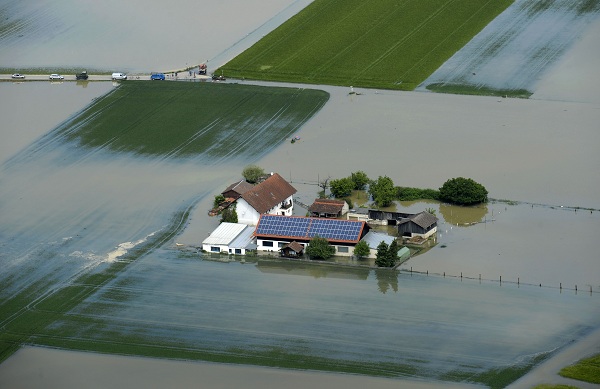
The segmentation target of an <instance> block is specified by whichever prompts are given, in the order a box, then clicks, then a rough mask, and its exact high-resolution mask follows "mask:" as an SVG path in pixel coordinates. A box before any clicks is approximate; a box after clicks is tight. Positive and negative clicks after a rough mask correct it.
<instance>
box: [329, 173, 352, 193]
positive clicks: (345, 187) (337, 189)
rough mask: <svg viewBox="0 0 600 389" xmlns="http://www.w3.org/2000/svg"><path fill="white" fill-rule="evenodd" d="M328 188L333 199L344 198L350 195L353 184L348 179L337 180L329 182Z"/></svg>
mask: <svg viewBox="0 0 600 389" xmlns="http://www.w3.org/2000/svg"><path fill="white" fill-rule="evenodd" d="M330 188H331V194H332V195H333V196H334V197H337V198H340V197H346V196H350V195H351V194H352V189H354V182H353V181H352V179H351V178H350V177H346V178H340V179H338V180H331V182H330Z"/></svg>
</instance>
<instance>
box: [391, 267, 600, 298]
mask: <svg viewBox="0 0 600 389" xmlns="http://www.w3.org/2000/svg"><path fill="white" fill-rule="evenodd" d="M398 271H399V272H400V273H404V274H406V273H409V274H410V275H411V276H412V274H413V273H416V274H421V275H426V276H429V275H432V276H437V277H443V278H456V279H460V280H461V282H462V280H463V278H464V279H466V280H475V281H479V283H480V284H481V281H485V282H497V283H498V284H499V285H500V286H502V284H511V285H517V287H520V286H521V285H524V286H537V287H540V288H549V289H558V290H559V291H560V292H561V293H562V291H563V289H564V290H571V291H574V292H575V294H578V292H579V291H584V289H581V288H579V287H578V286H577V285H575V286H574V287H571V288H569V287H566V286H564V287H563V284H562V282H559V284H558V286H557V285H549V284H548V285H542V284H541V283H539V284H538V283H536V284H534V283H531V282H521V277H517V281H516V282H515V281H506V280H502V276H499V277H498V278H496V279H490V278H482V277H481V274H479V276H478V277H469V276H463V273H462V272H460V275H453V274H446V272H442V273H441V274H440V273H429V270H426V271H418V270H413V268H412V266H411V267H410V269H399V268H398ZM587 286H589V289H587V288H585V292H586V293H588V292H589V294H590V296H591V295H592V294H594V290H593V287H592V285H587ZM596 293H597V292H596Z"/></svg>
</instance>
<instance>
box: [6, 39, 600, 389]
mask: <svg viewBox="0 0 600 389" xmlns="http://www.w3.org/2000/svg"><path fill="white" fill-rule="evenodd" d="M180 49H181V50H182V51H185V47H183V44H182V47H180ZM15 88H20V89H15ZM91 88H97V89H91ZM111 88H112V84H111V83H105V84H103V83H97V84H90V86H89V87H88V88H85V89H84V88H78V87H76V86H75V85H74V84H69V83H64V84H58V85H50V84H45V83H44V84H37V83H25V84H12V83H10V84H9V83H3V84H0V97H1V99H2V102H3V104H2V111H1V112H2V113H3V114H2V116H1V118H2V119H0V120H2V124H3V125H2V126H1V129H0V131H1V134H2V137H3V139H4V137H5V136H7V137H10V139H12V141H11V144H12V146H10V147H8V146H5V143H3V144H2V145H0V146H2V153H3V154H2V155H1V157H2V158H0V159H1V160H2V165H1V167H0V216H1V224H0V248H1V250H0V264H1V269H2V270H1V271H0V285H2V287H1V288H0V296H1V299H0V301H3V303H6V302H7V301H11V300H10V299H11V298H13V297H14V296H22V293H23V294H28V298H29V300H28V301H33V304H31V305H29V304H27V307H25V306H24V307H23V310H22V312H20V314H22V317H27V316H26V315H32V316H31V317H36V316H35V315H42V314H49V316H48V317H50V318H52V319H51V320H50V321H48V325H46V326H41V327H40V328H38V329H36V330H35V331H33V332H32V333H27V334H24V333H22V332H21V329H20V328H19V327H16V328H15V327H14V326H13V324H14V323H15V321H16V320H17V319H15V317H11V318H7V317H5V315H4V313H6V312H7V309H6V308H5V307H6V306H3V307H0V313H2V320H1V322H0V324H1V326H2V327H1V328H2V333H3V334H4V335H8V336H10V337H9V338H8V341H6V340H5V341H3V343H2V345H3V346H8V347H11V346H14V344H12V343H10V342H12V341H13V339H23V336H26V343H27V344H30V345H50V346H53V347H60V348H66V349H83V350H88V351H101V352H105V351H106V350H110V349H111V347H117V348H118V350H119V351H118V352H119V353H122V354H142V355H154V356H156V357H159V358H160V357H163V358H164V357H169V358H175V359H177V358H183V359H201V360H204V359H206V360H214V361H217V362H227V363H250V364H265V365H271V366H283V367H292V368H301V369H302V368H309V369H311V368H314V366H308V367H307V365H306V363H307V362H306V361H310V360H312V361H317V362H318V363H320V364H322V365H323V366H336V368H337V369H338V371H346V372H351V373H363V374H380V375H385V376H389V377H393V378H394V381H393V382H394V383H397V379H399V378H401V379H406V378H409V379H418V380H420V381H421V382H423V381H425V382H430V383H431V382H433V383H439V382H455V381H458V382H461V383H463V384H466V383H467V382H475V383H480V384H484V385H487V386H492V385H494V387H503V386H505V384H506V383H507V381H509V380H510V379H511V378H508V379H507V378H506V377H505V378H502V376H503V375H505V376H506V375H508V376H509V377H513V376H515V375H516V376H518V375H519V374H523V373H524V372H525V371H526V370H527V369H528V368H529V367H530V366H531V364H532V363H538V362H539V361H541V360H542V359H543V358H545V357H547V356H549V355H553V353H555V352H557V351H559V350H560V349H562V348H563V347H565V346H566V345H567V344H569V343H571V342H572V341H573V340H578V339H580V338H581V337H582V336H584V335H585V334H587V333H589V332H591V331H593V330H594V329H596V328H598V327H599V326H600V307H599V306H598V293H597V292H598V289H600V281H599V280H598V278H597V274H600V268H599V267H598V266H599V263H598V261H597V255H596V251H597V250H596V249H595V245H594V241H595V235H597V234H596V231H598V227H600V218H599V216H600V212H599V211H598V209H599V208H600V204H599V203H598V199H599V197H598V193H600V188H599V186H598V185H599V184H598V183H599V182H600V177H598V174H599V173H598V171H599V170H598V169H596V167H598V166H600V160H599V159H598V158H599V157H598V155H597V152H596V148H597V147H596V145H598V144H600V141H599V139H598V133H597V123H598V119H600V118H599V116H598V112H599V111H598V107H597V104H596V105H595V104H593V103H592V104H590V103H584V104H581V103H576V102H565V101H546V100H529V101H528V100H516V99H497V98H477V97H465V96H440V95H434V94H431V93H391V92H385V91H383V92H382V91H358V92H359V93H360V95H354V96H349V95H348V89H346V88H326V87H324V88H323V89H325V90H327V91H328V92H329V93H330V94H331V99H330V100H329V102H328V103H327V104H326V105H325V107H324V108H323V109H322V110H321V111H320V112H319V113H318V114H317V115H315V116H314V117H313V118H312V119H311V120H309V121H308V122H307V124H305V125H304V126H303V127H302V128H301V129H300V130H299V131H298V132H297V134H298V135H299V136H300V138H301V139H300V141H298V142H296V143H294V144H291V143H290V142H289V139H288V140H279V142H280V143H277V147H276V148H274V149H273V150H272V151H270V152H269V153H268V154H267V155H263V156H261V157H258V158H257V157H256V154H252V156H251V157H249V156H248V155H246V156H244V155H242V156H241V157H240V158H237V159H235V158H233V159H231V160H227V161H221V162H220V163H218V164H213V165H210V166H208V165H206V164H204V163H201V162H199V160H197V159H194V158H190V159H185V158H183V159H181V158H176V159H175V158H153V157H148V156H146V157H141V156H139V155H138V156H136V155H132V154H131V153H119V152H115V151H114V150H113V151H110V150H98V149H96V148H91V149H89V148H88V149H83V150H79V149H78V148H75V147H74V144H73V143H69V142H65V141H63V140H60V141H59V140H57V139H53V138H48V137H43V136H44V135H46V134H48V133H49V132H50V130H51V129H53V128H55V127H56V126H57V125H58V124H60V123H61V122H62V121H64V120H66V119H68V118H69V116H70V115H71V114H73V113H74V112H77V111H79V110H80V109H81V108H83V106H85V105H86V104H87V103H89V102H91V101H92V99H94V98H95V97H99V96H100V95H102V94H104V93H105V92H106V91H108V90H111ZM17 91H18V92H17ZM17 95H18V96H22V98H21V99H13V96H17ZM24 101H25V102H35V105H36V109H32V110H30V111H23V110H22V109H23V106H24V105H25V103H24ZM57 102H61V104H56V103H57ZM42 107H43V108H42ZM17 112H23V113H22V114H17ZM9 113H12V114H10V115H9ZM7 117H10V118H11V119H10V120H11V121H10V123H11V125H4V124H6V123H7V122H8V120H7V119H6V118H7ZM565 129H568V131H565ZM42 146H43V147H42ZM557 156H558V157H557ZM203 162H204V161H203ZM248 163H258V164H259V165H260V166H262V167H264V168H265V169H266V170H268V171H270V170H273V171H278V172H279V173H280V174H281V175H282V176H283V177H284V178H286V179H287V178H289V179H290V180H291V181H292V182H293V184H294V186H296V187H297V188H298V190H299V198H301V199H302V201H303V202H306V201H309V200H310V199H311V198H312V197H313V196H316V192H317V189H318V187H316V186H315V185H310V184H302V182H313V183H314V182H315V181H317V180H318V179H319V178H323V177H327V176H331V177H333V178H338V177H344V176H347V175H349V174H350V173H351V172H353V171H356V170H364V171H365V172H367V173H368V175H369V176H370V177H372V178H375V177H377V176H378V175H388V176H390V177H391V178H392V179H393V180H394V182H395V184H396V185H406V186H415V187H432V188H436V187H439V186H441V185H442V184H443V182H444V181H445V180H446V179H448V178H450V177H454V176H459V175H462V176H467V177H472V178H474V179H475V180H477V181H478V182H481V183H482V184H484V185H485V186H486V188H487V189H488V190H489V192H490V197H493V198H497V199H507V200H512V201H515V203H513V202H512V201H510V202H508V203H507V202H491V203H489V204H487V207H486V208H482V209H476V210H473V209H469V210H468V212H464V210H460V209H458V208H448V207H447V206H445V205H440V204H436V203H412V204H399V205H398V207H399V209H406V210H410V211H417V212H418V211H421V210H422V209H423V208H430V207H433V208H434V209H436V211H437V215H438V217H440V218H441V220H440V234H439V238H438V239H439V243H438V245H437V246H436V247H434V248H433V249H431V250H430V251H428V252H427V253H425V254H423V255H421V256H418V257H415V258H412V259H411V260H410V261H408V262H407V263H405V264H404V266H403V267H402V269H401V270H400V272H380V271H374V270H369V269H358V270H353V269H347V268H335V267H333V268H330V267H321V266H310V265H305V264H300V265H298V266H289V265H288V264H281V263H278V262H271V261H262V260H261V261H258V260H255V261H251V260H248V261H246V263H241V262H239V261H237V262H222V261H215V260H211V258H205V257H201V256H200V255H198V254H196V253H194V252H188V251H180V250H177V249H175V248H174V243H175V242H182V243H184V244H189V245H195V244H198V243H199V242H201V240H202V239H204V238H205V237H206V236H207V234H208V233H209V232H210V231H211V230H212V229H213V228H214V227H215V226H216V225H217V223H218V221H217V220H215V219H214V218H209V217H208V216H206V210H207V209H208V208H209V207H210V205H211V204H212V197H213V196H214V195H216V194H218V193H219V192H220V191H221V190H223V188H225V187H226V186H227V185H229V184H230V183H232V182H233V181H234V180H237V179H238V178H239V177H240V172H241V170H242V169H243V167H244V166H245V165H246V164H248ZM561 205H563V206H564V207H563V208H561ZM590 208H591V212H590ZM576 209H577V211H575V210H576ZM188 212H189V213H190V216H189V218H185V217H182V215H185V214H186V213H188ZM297 212H298V213H302V212H303V211H302V209H301V208H298V209H297ZM482 217H483V220H484V221H485V223H477V224H474V225H469V226H467V225H465V224H470V223H473V222H481V218H482ZM178 218H179V219H178ZM178 220H183V222H182V223H184V225H183V226H182V225H179V224H178ZM488 220H489V223H488V222H487V221H488ZM492 220H494V221H492ZM456 224H458V225H456ZM182 227H185V230H183V231H182V233H181V234H180V235H177V236H175V237H172V239H166V240H164V241H159V237H164V235H165V232H166V230H168V229H169V228H174V229H176V230H178V229H180V228H182ZM141 248H144V250H141ZM117 266H118V267H117ZM411 268H413V270H414V272H413V273H412V274H411V273H410V269H411ZM114 269H119V271H118V272H116V273H115V276H114V277H112V276H111V278H108V277H107V278H106V282H104V283H101V284H92V281H93V280H94V278H93V277H94V276H98V275H100V276H103V275H105V274H106V273H108V272H112V271H115V270H114ZM417 272H420V273H417ZM427 272H428V273H429V275H427ZM444 273H446V275H447V276H446V277H444V275H443V274H444ZM461 273H464V277H463V279H461V278H460V277H459V275H460V274H461ZM479 274H482V281H481V282H480V281H479V278H478V275H479ZM82 276H89V277H85V278H82ZM500 276H502V279H503V282H502V283H500V282H499V277H500ZM517 280H519V281H517ZM84 281H85V282H84ZM87 282H90V284H86V283H87ZM517 282H519V283H517ZM561 283H562V284H563V288H562V289H560V288H559V285H560V284H561ZM539 284H542V286H541V287H540V286H539ZM574 285H578V286H579V289H578V291H577V292H575V290H574ZM589 287H591V288H592V289H593V293H592V294H590V293H589V289H588V288H589ZM69 288H71V289H73V290H75V291H84V292H85V293H86V294H85V298H82V299H81V300H80V303H78V304H77V305H75V306H73V307H72V308H70V309H69V310H68V312H67V313H66V314H63V313H62V311H61V306H60V305H50V304H47V302H48V301H50V300H52V297H53V296H60V295H59V294H58V292H60V291H62V290H65V289H69ZM12 301H16V300H12ZM4 339H7V338H4ZM16 345H17V347H18V344H16ZM115 345H117V346H115ZM113 350H114V348H113ZM164 350H168V352H173V354H169V355H165V351H164ZM113 352H114V351H113ZM215 355H217V356H218V357H215ZM115 358H119V359H118V361H119V363H121V364H127V362H126V361H125V358H123V357H115ZM65 360H68V357H65ZM10 361H11V359H9V360H7V361H5V362H4V363H2V364H0V386H10V384H13V383H15V382H17V383H20V382H24V381H23V380H25V379H26V377H33V378H32V379H36V377H38V376H39V375H36V374H31V373H32V371H36V372H40V371H43V370H42V369H43V365H35V363H32V360H31V359H29V360H25V362H24V364H25V366H23V365H21V367H20V369H22V370H19V367H18V366H17V369H15V365H13V364H10V365H9V362H10ZM21 361H22V360H21ZM8 366H10V370H8ZM103 366H110V365H103ZM3 367H6V368H4V369H3ZM161 369H162V368H157V371H161V372H162V373H163V376H167V377H168V376H170V377H171V379H172V380H171V381H170V383H171V384H173V386H177V383H181V382H182V381H178V379H177V377H173V376H172V374H174V373H173V371H174V370H169V368H164V369H165V370H161ZM332 370H336V369H335V368H333V369H332ZM15 371H22V372H23V373H22V374H23V375H21V376H17V378H16V381H11V380H12V379H14V377H15V375H14V373H13V372H15ZM91 371H92V370H89V371H83V372H82V371H81V370H80V371H79V372H77V373H73V375H74V376H76V375H79V376H81V377H83V378H82V379H83V380H85V379H86V378H87V379H89V378H90V377H93V375H92V374H93V373H91ZM112 371H114V370H111V369H106V370H101V373H100V374H101V376H102V377H101V378H100V377H99V378H96V381H98V382H102V380H103V379H108V377H109V376H111V375H112ZM136 372H137V375H139V380H138V379H135V381H136V382H138V383H142V382H144V380H143V378H142V376H143V375H144V373H143V369H141V370H136ZM86 373H88V374H86ZM194 374H196V375H194ZM200 374H201V373H192V374H191V375H192V376H193V377H194V378H195V379H196V381H197V380H198V379H199V378H200ZM313 374H314V375H313V376H319V375H318V374H316V373H313ZM236 375H243V373H233V374H232V376H236ZM133 376H134V378H137V377H136V374H133ZM46 377H47V376H46ZM124 377H128V379H130V378H131V376H129V375H124V376H122V378H123V379H124ZM319 377H321V376H319ZM490 377H492V381H490ZM496 379H498V381H494V380H496ZM284 380H285V378H280V379H279V380H275V384H281V383H282V382H284ZM323 380H324V381H325V379H323ZM55 382H56V381H55ZM81 382H82V381H79V383H80V384H79V385H77V384H71V385H70V386H69V385H64V386H65V387H81ZM120 382H124V381H120ZM286 382H287V381H286ZM402 382H405V381H402ZM5 383H7V385H4V384H5ZM47 383H48V381H46V382H45V384H47ZM132 385H133V386H135V384H132ZM12 386H14V385H12ZM353 386H356V387H358V386H364V385H363V381H360V380H356V381H353V382H351V383H349V384H348V385H347V386H346V387H353Z"/></svg>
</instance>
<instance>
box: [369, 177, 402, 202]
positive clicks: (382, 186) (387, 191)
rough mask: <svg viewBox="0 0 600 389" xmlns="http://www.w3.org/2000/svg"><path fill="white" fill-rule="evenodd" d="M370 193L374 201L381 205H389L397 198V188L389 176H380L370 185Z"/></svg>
mask: <svg viewBox="0 0 600 389" xmlns="http://www.w3.org/2000/svg"><path fill="white" fill-rule="evenodd" d="M369 194H370V195H371V196H373V201H375V204H377V205H378V206H380V207H387V206H389V205H390V204H392V202H393V201H394V199H395V198H396V188H395V187H394V182H393V181H392V179H391V178H389V177H388V176H383V177H382V176H379V178H378V179H377V180H376V181H373V182H371V185H369Z"/></svg>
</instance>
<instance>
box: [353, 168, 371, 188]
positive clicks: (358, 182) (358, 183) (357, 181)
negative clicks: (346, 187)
mask: <svg viewBox="0 0 600 389" xmlns="http://www.w3.org/2000/svg"><path fill="white" fill-rule="evenodd" d="M350 179H352V182H353V183H354V189H356V190H363V189H365V187H366V186H367V184H368V183H369V177H367V173H365V172H363V171H362V170H359V171H357V172H354V173H352V174H351V175H350Z"/></svg>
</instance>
